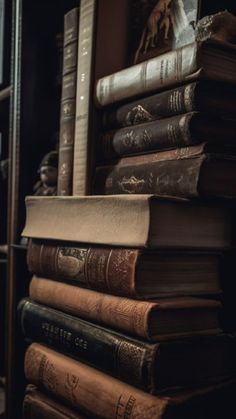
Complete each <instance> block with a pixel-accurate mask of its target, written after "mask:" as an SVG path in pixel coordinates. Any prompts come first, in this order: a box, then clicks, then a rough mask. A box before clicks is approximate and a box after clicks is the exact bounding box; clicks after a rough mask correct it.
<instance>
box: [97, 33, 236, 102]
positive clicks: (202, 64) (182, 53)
mask: <svg viewBox="0 0 236 419" xmlns="http://www.w3.org/2000/svg"><path fill="white" fill-rule="evenodd" d="M235 51H236V46H235V45H231V44H229V43H225V42H220V41H218V42H217V41H213V40H211V41H204V42H193V43H191V44H188V45H185V46H184V47H182V48H179V49H177V50H173V51H170V52H167V53H165V54H162V55H160V56H158V57H155V58H151V59H150V60H148V61H144V62H142V63H140V64H136V65H135V66H132V67H129V68H126V69H123V70H121V71H118V72H116V73H113V74H111V75H108V76H105V77H102V78H100V79H99V80H98V81H97V83H96V86H95V101H96V103H97V105H98V106H101V107H102V106H106V105H110V104H111V103H115V102H119V101H121V100H125V99H126V100H127V99H131V98H133V97H135V96H141V95H144V94H148V93H151V92H154V91H159V90H161V89H166V88H168V87H172V86H175V85H179V84H181V83H183V82H190V81H195V80H198V79H202V78H203V79H210V80H219V81H227V82H231V83H234V84H235V83H236V75H235V66H236V54H235ZM222 63H224V65H222Z"/></svg>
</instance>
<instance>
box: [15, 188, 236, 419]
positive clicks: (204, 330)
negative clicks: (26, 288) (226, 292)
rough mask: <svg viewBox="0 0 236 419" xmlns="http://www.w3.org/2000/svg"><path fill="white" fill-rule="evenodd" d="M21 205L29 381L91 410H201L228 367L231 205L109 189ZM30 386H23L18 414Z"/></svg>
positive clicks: (166, 413)
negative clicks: (224, 280)
mask: <svg viewBox="0 0 236 419" xmlns="http://www.w3.org/2000/svg"><path fill="white" fill-rule="evenodd" d="M26 208H27V220H26V226H25V229H24V231H23V235H24V236H26V237H29V238H30V244H29V248H28V253H27V258H28V266H29V270H30V271H31V272H32V273H33V274H34V276H33V278H32V280H31V283H30V292H29V297H30V298H28V299H24V300H22V301H21V303H20V305H19V316H20V319H21V326H22V330H23V332H24V335H25V337H26V338H28V339H29V340H30V342H33V343H31V344H30V346H29V347H28V349H27V351H26V355H25V374H26V378H27V380H28V382H29V383H31V384H33V385H35V386H37V387H39V388H40V389H41V390H43V392H45V393H46V394H48V395H47V396H46V397H52V403H51V405H54V406H55V405H56V404H58V403H61V404H60V406H59V407H57V409H58V410H59V409H61V411H63V405H64V404H65V406H67V405H68V406H69V407H70V408H73V409H74V410H75V411H77V410H78V411H79V412H83V413H84V414H85V415H86V414H87V415H89V416H90V417H91V415H92V417H104V418H115V417H117V414H118V413H119V415H120V416H121V417H124V418H125V417H127V415H129V416H128V417H130V418H136V417H140V418H141V417H142V418H157V419H160V418H168V417H170V418H171V417H173V418H178V417H179V418H180V417H181V418H182V417H183V418H184V417H186V418H187V417H193V416H191V415H192V414H193V412H195V413H196V412H199V413H198V416H196V417H198V418H209V416H207V415H208V413H209V409H213V402H212V400H211V398H212V397H213V394H214V393H215V392H219V394H222V393H221V392H222V391H223V392H224V391H226V388H228V390H227V391H229V392H230V391H231V390H232V386H233V385H234V380H235V371H236V368H235V355H234V352H235V343H236V341H235V337H234V336H233V335H229V334H226V333H223V332H222V330H221V324H220V321H219V311H220V309H221V303H220V302H219V293H220V259H221V257H220V253H219V252H220V251H222V250H226V249H229V248H230V247H231V246H232V239H231V227H232V222H233V211H232V208H231V206H230V205H228V206H227V205H222V203H215V202H214V203H211V202H201V201H189V200H183V199H168V198H160V197H159V198H158V197H155V196H149V195H134V196H130V195H116V196H115V195H112V196H90V197H64V198H63V197H50V198H45V197H29V198H27V201H26ZM203 297H204V298H203ZM38 397H44V395H43V394H42V395H41V396H38V390H35V389H34V390H33V391H32V390H30V389H29V390H28V394H27V395H26V398H25V418H29V417H30V418H31V417H32V415H31V416H30V414H28V412H29V411H30V409H40V408H39V407H38V405H37V403H38V404H40V403H39V401H38ZM55 397H56V399H55V400H54V398H55ZM210 400H211V402H210ZM213 400H215V398H214V397H213ZM220 400H221V399H220V398H219V399H218V408H217V409H218V410H219V412H220V411H221V412H222V410H221V409H222V408H223V404H224V403H225V400H224V403H223V402H222V400H221V401H220ZM44 403H46V402H44ZM222 403H223V404H222ZM31 405H33V407H32V406H31ZM36 405H37V406H36ZM51 405H50V409H52V406H51ZM68 406H67V407H68ZM44 407H45V406H44ZM48 408H49V407H48ZM117 412H118V413H117ZM207 412H208V413H207ZM195 413H194V414H195ZM185 414H186V416H185ZM137 415H139V416H137ZM55 417H60V416H55ZM65 417H67V416H66V415H65ZM69 417H70V416H69ZM71 417H73V416H71ZM216 417H217V416H216Z"/></svg>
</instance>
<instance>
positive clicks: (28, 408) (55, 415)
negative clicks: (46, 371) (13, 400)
mask: <svg viewBox="0 0 236 419" xmlns="http://www.w3.org/2000/svg"><path fill="white" fill-rule="evenodd" d="M23 418H24V419H85V416H84V415H83V416H82V415H81V414H79V413H78V411H73V410H72V409H70V408H69V407H68V406H65V404H62V403H60V402H59V401H58V400H56V399H55V398H52V396H50V397H48V396H47V395H46V394H44V393H42V392H41V391H39V390H38V389H37V388H36V387H35V386H33V385H32V384H28V385H27V387H26V395H25V397H24V401H23Z"/></svg>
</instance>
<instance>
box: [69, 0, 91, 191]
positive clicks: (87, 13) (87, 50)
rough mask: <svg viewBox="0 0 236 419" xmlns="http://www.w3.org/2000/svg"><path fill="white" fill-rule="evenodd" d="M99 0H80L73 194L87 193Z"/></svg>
mask: <svg viewBox="0 0 236 419" xmlns="http://www.w3.org/2000/svg"><path fill="white" fill-rule="evenodd" d="M95 8H96V0H81V2H80V25H79V40H78V60H77V61H78V65H77V91H76V118H75V144H74V164H73V195H86V194H87V193H88V188H89V186H88V168H89V118H90V115H89V114H90V102H91V100H90V98H91V89H92V63H93V43H94V19H95Z"/></svg>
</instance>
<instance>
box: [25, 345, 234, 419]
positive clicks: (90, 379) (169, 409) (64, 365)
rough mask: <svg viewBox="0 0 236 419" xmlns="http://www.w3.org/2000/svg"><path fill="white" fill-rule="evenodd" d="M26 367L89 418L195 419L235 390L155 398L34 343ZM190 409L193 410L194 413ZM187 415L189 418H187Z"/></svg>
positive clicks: (211, 389) (39, 383)
mask: <svg viewBox="0 0 236 419" xmlns="http://www.w3.org/2000/svg"><path fill="white" fill-rule="evenodd" d="M24 368H25V375H26V379H27V380H28V381H29V382H31V383H33V384H35V385H37V386H40V387H41V388H42V389H43V390H44V391H46V392H48V394H52V395H55V396H57V397H58V399H61V400H66V402H67V403H68V404H69V405H70V406H73V407H74V408H75V409H77V408H79V409H81V411H84V412H86V413H87V414H88V415H92V416H93V415H96V416H98V417H102V418H107V419H112V418H114V419H115V418H117V415H119V417H121V418H126V417H129V418H130V419H136V418H145V419H167V418H170V417H174V418H176V419H177V418H190V417H191V418H192V417H194V415H195V413H196V412H198V413H199V410H198V409H199V408H200V410H201V409H203V411H204V408H206V405H205V404H204V400H205V402H206V401H207V400H208V397H210V395H213V400H214V399H215V402H213V400H212V402H211V406H212V407H213V408H215V407H214V405H215V403H216V401H217V400H218V402H219V401H220V400H221V403H222V396H223V394H224V393H222V391H223V389H224V388H225V387H226V395H227V393H228V392H230V395H232V394H233V390H235V386H234V383H233V382H231V385H229V382H225V383H222V384H221V385H219V386H213V387H208V388H207V389H205V388H201V389H194V390H189V391H185V392H183V393H182V394H179V395H173V396H168V397H161V396H153V395H150V394H148V393H145V392H143V391H141V390H139V389H136V388H135V387H132V386H130V385H128V384H126V383H123V382H121V381H119V380H117V379H115V378H112V377H110V376H108V375H106V374H104V373H102V372H100V371H98V370H95V369H93V368H91V367H90V366H88V365H85V364H82V363H80V362H79V361H75V360H73V359H71V358H68V357H66V356H64V355H62V354H59V353H57V352H55V351H53V350H51V349H49V348H47V347H44V346H42V345H40V344H37V343H33V344H31V345H30V346H29V348H28V349H27V351H26V354H25V367H24ZM212 393H213V394H212ZM229 400H231V398H229ZM189 403H190V405H189ZM195 403H196V404H195ZM221 403H220V406H221V412H222V411H224V412H227V411H228V405H226V406H225V404H224V403H222V404H223V406H222V405H221ZM191 405H192V406H191ZM188 407H189V408H190V407H192V408H191V410H188V409H187V408H188ZM234 408H235V407H234ZM186 409H187V412H186ZM218 409H219V406H218ZM210 411H211V409H210ZM184 412H185V414H186V416H183V413H184ZM216 412H217V409H216ZM231 412H232V410H231ZM178 413H179V415H178ZM191 413H192V414H191ZM208 413H209V411H208ZM171 414H172V416H171ZM205 414H206V412H205ZM169 415H170V416H169ZM197 417H198V418H201V419H203V418H204V419H206V418H207V419H209V416H207V415H205V416H204V415H201V414H199V416H197ZM214 417H215V416H214ZM219 417H220V416H219Z"/></svg>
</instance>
